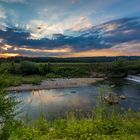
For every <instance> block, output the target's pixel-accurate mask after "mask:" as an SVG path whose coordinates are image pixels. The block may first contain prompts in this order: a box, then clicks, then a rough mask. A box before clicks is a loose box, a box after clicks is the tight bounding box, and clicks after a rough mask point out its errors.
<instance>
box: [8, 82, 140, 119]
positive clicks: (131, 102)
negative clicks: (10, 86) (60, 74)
mask: <svg viewBox="0 0 140 140" xmlns="http://www.w3.org/2000/svg"><path fill="white" fill-rule="evenodd" d="M103 85H104V86H109V85H114V86H113V88H112V90H113V92H114V93H115V94H117V95H125V96H126V97H127V99H126V100H121V101H120V103H119V104H118V105H116V106H117V107H118V108H125V109H128V108H131V109H133V110H139V109H140V83H137V82H133V81H128V80H121V81H120V80H119V81H113V82H105V83H100V84H96V85H90V86H85V87H78V88H65V89H51V90H39V91H25V92H20V93H12V95H13V94H14V95H16V97H17V99H18V100H22V104H21V105H20V107H22V115H21V116H22V117H23V118H24V117H26V118H27V117H29V118H32V119H37V118H38V117H39V116H40V114H42V113H43V114H44V115H45V117H46V118H47V119H56V118H61V117H63V116H65V115H66V113H67V112H70V111H79V110H81V111H83V112H85V113H86V112H90V111H92V110H93V108H94V107H95V105H96V103H97V102H98V101H99V99H98V98H99V89H100V87H101V86H103ZM10 95H11V94H10Z"/></svg>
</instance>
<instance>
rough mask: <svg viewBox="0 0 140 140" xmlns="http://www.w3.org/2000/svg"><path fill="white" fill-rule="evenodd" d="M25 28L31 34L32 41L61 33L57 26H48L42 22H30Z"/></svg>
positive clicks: (59, 27)
mask: <svg viewBox="0 0 140 140" xmlns="http://www.w3.org/2000/svg"><path fill="white" fill-rule="evenodd" d="M26 28H27V30H29V31H30V32H31V38H32V39H41V38H44V37H48V38H50V37H52V34H56V33H63V30H62V28H61V26H60V25H59V24H52V25H49V24H47V23H46V22H44V21H42V20H31V21H30V22H29V24H28V25H27V26H26Z"/></svg>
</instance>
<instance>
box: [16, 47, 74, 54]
mask: <svg viewBox="0 0 140 140" xmlns="http://www.w3.org/2000/svg"><path fill="white" fill-rule="evenodd" d="M14 50H15V51H17V50H22V51H31V52H38V53H66V52H71V51H72V49H71V48H69V47H65V48H58V49H46V50H43V49H33V48H24V47H21V48H14Z"/></svg>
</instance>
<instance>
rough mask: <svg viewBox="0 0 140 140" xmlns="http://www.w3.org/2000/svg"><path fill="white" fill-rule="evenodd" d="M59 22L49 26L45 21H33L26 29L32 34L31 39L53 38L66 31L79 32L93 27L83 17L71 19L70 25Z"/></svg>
mask: <svg viewBox="0 0 140 140" xmlns="http://www.w3.org/2000/svg"><path fill="white" fill-rule="evenodd" d="M67 22H68V21H66V22H63V23H62V22H59V23H55V24H48V23H47V22H45V21H43V20H31V21H30V22H29V24H27V25H26V29H27V30H29V31H30V32H31V37H30V38H31V39H41V38H45V37H47V38H51V37H52V35H53V34H58V33H60V34H63V33H64V32H65V31H66V30H71V31H79V30H85V29H88V28H90V27H92V26H93V25H92V23H91V22H90V20H89V19H88V18H87V17H84V16H81V17H78V18H73V19H71V20H70V21H69V22H68V24H67Z"/></svg>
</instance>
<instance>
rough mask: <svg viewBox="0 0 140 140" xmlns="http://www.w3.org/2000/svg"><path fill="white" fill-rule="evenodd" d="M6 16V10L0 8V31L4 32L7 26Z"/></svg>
mask: <svg viewBox="0 0 140 140" xmlns="http://www.w3.org/2000/svg"><path fill="white" fill-rule="evenodd" d="M6 21H7V15H6V10H5V9H4V8H3V7H1V6H0V29H1V30H3V31H5V30H6V27H7V24H6Z"/></svg>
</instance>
